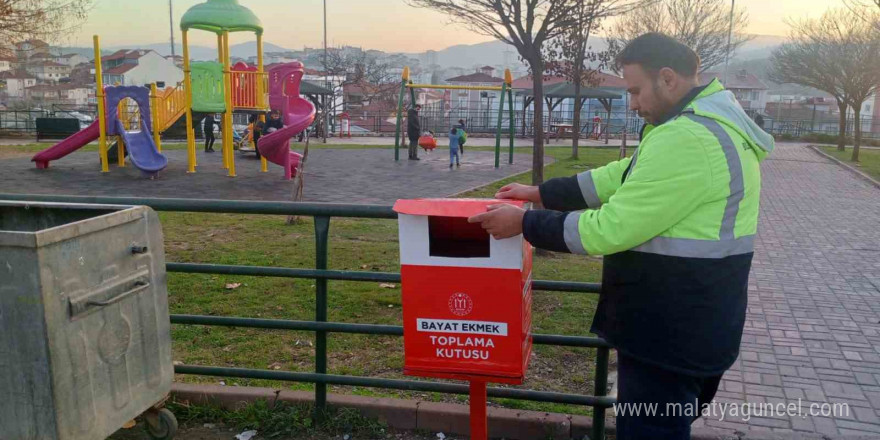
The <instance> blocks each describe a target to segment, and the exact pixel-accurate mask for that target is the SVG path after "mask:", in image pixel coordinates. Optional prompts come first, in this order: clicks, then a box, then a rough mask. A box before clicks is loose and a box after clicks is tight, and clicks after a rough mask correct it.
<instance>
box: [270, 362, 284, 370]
mask: <svg viewBox="0 0 880 440" xmlns="http://www.w3.org/2000/svg"><path fill="white" fill-rule="evenodd" d="M268 368H269V369H270V370H280V369H281V363H280V362H272V363H271V364H269V367H268Z"/></svg>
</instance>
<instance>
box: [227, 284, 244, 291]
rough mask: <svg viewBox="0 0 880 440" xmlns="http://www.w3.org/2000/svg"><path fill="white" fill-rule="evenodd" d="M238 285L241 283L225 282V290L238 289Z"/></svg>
mask: <svg viewBox="0 0 880 440" xmlns="http://www.w3.org/2000/svg"><path fill="white" fill-rule="evenodd" d="M239 287H241V283H227V284H226V290H233V289H238V288H239Z"/></svg>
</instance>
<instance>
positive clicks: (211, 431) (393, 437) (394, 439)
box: [107, 421, 467, 440]
mask: <svg viewBox="0 0 880 440" xmlns="http://www.w3.org/2000/svg"><path fill="white" fill-rule="evenodd" d="M238 434H241V430H238V429H231V428H229V427H227V426H224V425H222V424H206V423H203V422H199V423H195V422H193V423H189V424H181V426H180V429H179V430H178V432H177V435H176V436H175V437H174V439H175V440H236V438H235V436H236V435H238ZM384 439H387V440H466V439H467V437H461V436H452V435H445V434H444V435H443V436H442V437H441V436H440V434H439V433H416V432H405V431H397V430H389V431H388V433H387V434H385V436H384V437H370V438H367V437H359V436H349V437H348V438H345V436H344V435H328V434H295V435H292V436H277V437H271V440H384ZM107 440H152V437H150V436H149V435H148V434H147V431H146V429H144V426H143V422H142V421H140V422H138V425H137V426H135V427H134V428H131V429H121V430H119V431H118V432H116V433H115V434H113V435H112V436H110V438H109V439H107ZM251 440H269V437H264V436H261V435H259V433H258V434H257V435H256V436H254V437H253V438H252V439H251Z"/></svg>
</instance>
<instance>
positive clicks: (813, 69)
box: [768, 31, 849, 151]
mask: <svg viewBox="0 0 880 440" xmlns="http://www.w3.org/2000/svg"><path fill="white" fill-rule="evenodd" d="M835 57H836V54H835V53H834V49H833V47H830V46H828V45H823V44H821V43H819V42H815V41H812V40H811V39H809V38H808V37H807V36H805V35H803V34H800V33H799V32H797V31H793V32H792V35H791V41H789V42H787V43H784V44H783V45H781V46H779V47H778V48H777V49H776V50H774V51H773V54H772V55H771V57H770V70H769V72H768V73H769V75H770V79H771V80H773V81H775V82H778V83H793V84H800V85H802V86H807V87H812V88H814V89H817V90H821V91H823V92H825V93H828V94H829V95H831V96H833V97H834V99H835V101H836V102H837V108H838V111H839V112H840V120H839V123H838V136H837V149H838V150H840V151H844V150H845V147H846V110H847V108H848V107H849V104H848V102H849V97H848V96H847V94H846V90H845V88H844V85H843V81H842V78H841V76H840V72H839V69H838V66H837V65H836V63H835V62H834V61H833V60H834V58H835ZM778 104H779V105H781V104H782V103H781V102H780V103H778Z"/></svg>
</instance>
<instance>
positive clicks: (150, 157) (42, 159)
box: [31, 86, 298, 175]
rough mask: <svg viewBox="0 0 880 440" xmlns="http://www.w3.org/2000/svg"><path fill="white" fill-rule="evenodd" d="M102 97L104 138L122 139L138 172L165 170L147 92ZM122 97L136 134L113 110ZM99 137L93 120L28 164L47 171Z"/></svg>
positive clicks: (120, 91)
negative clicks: (132, 111) (131, 108)
mask: <svg viewBox="0 0 880 440" xmlns="http://www.w3.org/2000/svg"><path fill="white" fill-rule="evenodd" d="M297 90H298V89H297ZM104 96H105V98H104V99H105V104H106V105H105V108H108V109H111V110H110V111H108V112H106V122H107V133H106V134H107V137H108V138H110V137H112V136H122V138H123V139H124V140H125V146H126V148H128V154H129V155H130V156H131V163H132V164H134V166H136V167H138V168H140V169H141V171H143V172H145V173H147V174H149V175H155V174H156V173H158V172H159V171H161V170H163V169H165V167H167V166H168V158H166V157H165V155H163V154H162V153H160V152H159V150H157V149H156V144H155V143H154V142H153V136H152V131H151V130H150V127H151V126H152V123H151V119H150V117H151V114H150V91H149V89H147V88H146V87H138V86H114V87H104ZM126 98H129V99H132V100H133V101H134V102H135V103H136V104H137V106H138V110H139V112H140V115H141V118H140V129H141V130H140V131H135V132H131V133H129V132H127V131H125V127H124V126H123V124H122V121H120V120H119V115H118V114H117V112H116V111H115V109H116V108H118V107H119V102H120V101H122V100H123V99H126ZM99 137H100V127H99V126H98V121H97V120H96V121H95V122H93V123H92V124H91V125H89V126H88V127H87V128H85V129H84V130H81V131H79V132H77V133H75V134H74V135H73V136H70V137H69V138H67V139H65V140H63V141H61V142H60V143H59V144H57V145H55V146H53V147H51V148H49V149H46V150H44V151H41V152H39V153H37V155H35V156H34V157H33V158H32V159H31V161H33V162H36V163H37V168H41V169H42V168H48V167H49V161H52V160H56V159H60V158H62V157H64V156H67V155H68V154H70V153H72V152H74V151H76V150H78V149H80V148H82V147H83V146H85V145H87V144H88V143H89V142H92V141H94V140H95V139H98V138H99Z"/></svg>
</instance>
